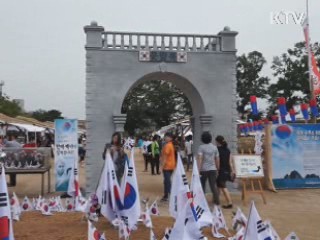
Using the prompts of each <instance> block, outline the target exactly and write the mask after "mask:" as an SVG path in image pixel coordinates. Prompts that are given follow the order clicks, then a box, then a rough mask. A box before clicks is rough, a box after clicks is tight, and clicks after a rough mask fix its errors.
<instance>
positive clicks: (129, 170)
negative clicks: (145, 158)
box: [128, 167, 133, 177]
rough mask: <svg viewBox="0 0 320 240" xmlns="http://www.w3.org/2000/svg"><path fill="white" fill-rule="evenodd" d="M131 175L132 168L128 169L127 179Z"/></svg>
mask: <svg viewBox="0 0 320 240" xmlns="http://www.w3.org/2000/svg"><path fill="white" fill-rule="evenodd" d="M132 174H133V167H129V168H128V177H132Z"/></svg>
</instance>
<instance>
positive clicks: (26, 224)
mask: <svg viewBox="0 0 320 240" xmlns="http://www.w3.org/2000/svg"><path fill="white" fill-rule="evenodd" d="M136 167H137V175H138V181H139V190H140V197H141V199H145V198H149V199H150V202H151V201H153V200H154V199H155V198H157V197H158V198H159V199H160V198H161V196H162V191H163V184H162V181H163V179H162V176H161V175H155V176H152V175H151V174H150V172H143V169H144V163H143V161H142V157H141V155H140V154H139V153H137V154H136ZM51 174H52V179H53V180H54V176H53V173H51ZM190 174H191V172H189V173H188V176H189V177H190ZM40 183H41V177H40V176H37V175H18V177H17V187H14V188H9V191H10V192H13V191H14V192H16V194H17V195H18V196H19V197H20V198H23V197H24V196H25V195H27V196H29V197H36V196H37V195H39V192H40ZM80 184H81V186H85V170H84V168H81V169H80ZM51 187H52V189H53V187H54V181H52V186H51ZM50 195H58V193H51V194H48V195H47V196H50ZM266 196H267V205H264V204H263V202H262V200H261V197H260V196H258V195H254V196H252V197H250V199H251V200H255V203H256V207H257V209H258V211H259V213H260V215H261V217H262V218H263V219H264V220H265V219H269V220H270V221H271V222H272V224H273V226H274V228H275V229H276V230H277V232H278V233H279V235H280V237H282V238H284V237H285V236H287V235H288V234H289V232H291V231H294V232H296V233H297V235H298V236H299V237H300V239H302V240H319V239H320V238H319V236H320V204H319V203H320V189H313V190H311V189H310V190H290V191H279V192H278V193H272V192H266ZM207 198H208V202H209V203H210V204H211V201H210V200H211V195H210V194H208V195H207ZM232 198H233V202H234V206H235V208H236V207H237V206H239V207H241V209H242V210H243V211H244V213H245V214H246V215H247V214H248V212H249V206H243V204H242V202H241V195H240V193H239V192H233V193H232ZM222 203H223V199H222ZM248 205H249V204H248ZM159 207H160V213H161V217H153V223H154V226H155V229H154V232H155V234H156V236H157V239H162V237H163V235H164V230H165V228H166V227H170V226H172V224H173V220H172V219H171V218H170V217H169V216H168V215H169V214H168V203H159ZM223 212H224V215H225V218H226V221H227V223H228V225H229V227H231V217H232V210H224V211H223ZM96 226H97V228H98V230H100V231H104V232H105V234H106V237H107V239H108V240H109V239H118V231H117V230H115V229H113V227H112V226H111V225H110V224H108V223H107V222H106V220H105V219H103V218H101V219H100V220H99V222H98V223H97V224H96ZM14 232H15V238H16V240H31V239H32V240H38V239H39V240H40V239H48V240H51V239H52V240H60V239H68V240H78V239H82V240H83V239H86V237H87V223H86V222H85V221H83V220H82V214H80V213H57V214H55V215H53V216H49V217H47V216H42V215H41V214H40V213H38V212H30V213H23V215H22V217H21V220H20V222H16V223H15V224H14ZM204 233H205V235H206V236H208V237H209V236H211V234H210V229H205V230H204ZM131 239H134V240H135V239H137V240H143V239H149V230H148V229H146V228H145V227H144V226H139V228H138V231H136V232H134V233H133V234H132V237H131ZM209 239H214V238H212V237H209Z"/></svg>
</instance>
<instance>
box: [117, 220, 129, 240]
mask: <svg viewBox="0 0 320 240" xmlns="http://www.w3.org/2000/svg"><path fill="white" fill-rule="evenodd" d="M127 225H128V224H127V223H125V222H124V221H123V220H121V219H120V220H119V239H124V240H128V239H129V237H130V230H129V228H128V226H127Z"/></svg>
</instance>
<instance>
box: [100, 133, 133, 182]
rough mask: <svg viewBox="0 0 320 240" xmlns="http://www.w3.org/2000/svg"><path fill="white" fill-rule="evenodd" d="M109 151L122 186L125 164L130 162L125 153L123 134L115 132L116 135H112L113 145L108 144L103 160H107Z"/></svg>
mask: <svg viewBox="0 0 320 240" xmlns="http://www.w3.org/2000/svg"><path fill="white" fill-rule="evenodd" d="M108 150H109V151H110V155H111V158H112V161H113V164H114V170H115V172H116V176H117V180H118V182H119V184H120V183H121V179H122V177H123V174H124V168H125V164H126V162H128V156H127V154H126V153H125V151H124V148H123V145H122V141H121V134H120V133H119V132H115V133H114V134H112V138H111V143H108V144H106V146H105V148H104V151H103V153H102V158H103V160H105V159H106V154H107V151H108Z"/></svg>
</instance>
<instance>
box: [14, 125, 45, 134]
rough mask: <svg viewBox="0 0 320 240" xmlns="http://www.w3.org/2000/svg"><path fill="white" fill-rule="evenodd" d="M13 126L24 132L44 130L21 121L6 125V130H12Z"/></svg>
mask: <svg viewBox="0 0 320 240" xmlns="http://www.w3.org/2000/svg"><path fill="white" fill-rule="evenodd" d="M14 128H18V129H19V130H22V131H26V132H44V131H45V130H46V129H45V128H43V127H38V126H34V125H29V124H23V123H10V124H9V126H8V130H14Z"/></svg>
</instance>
